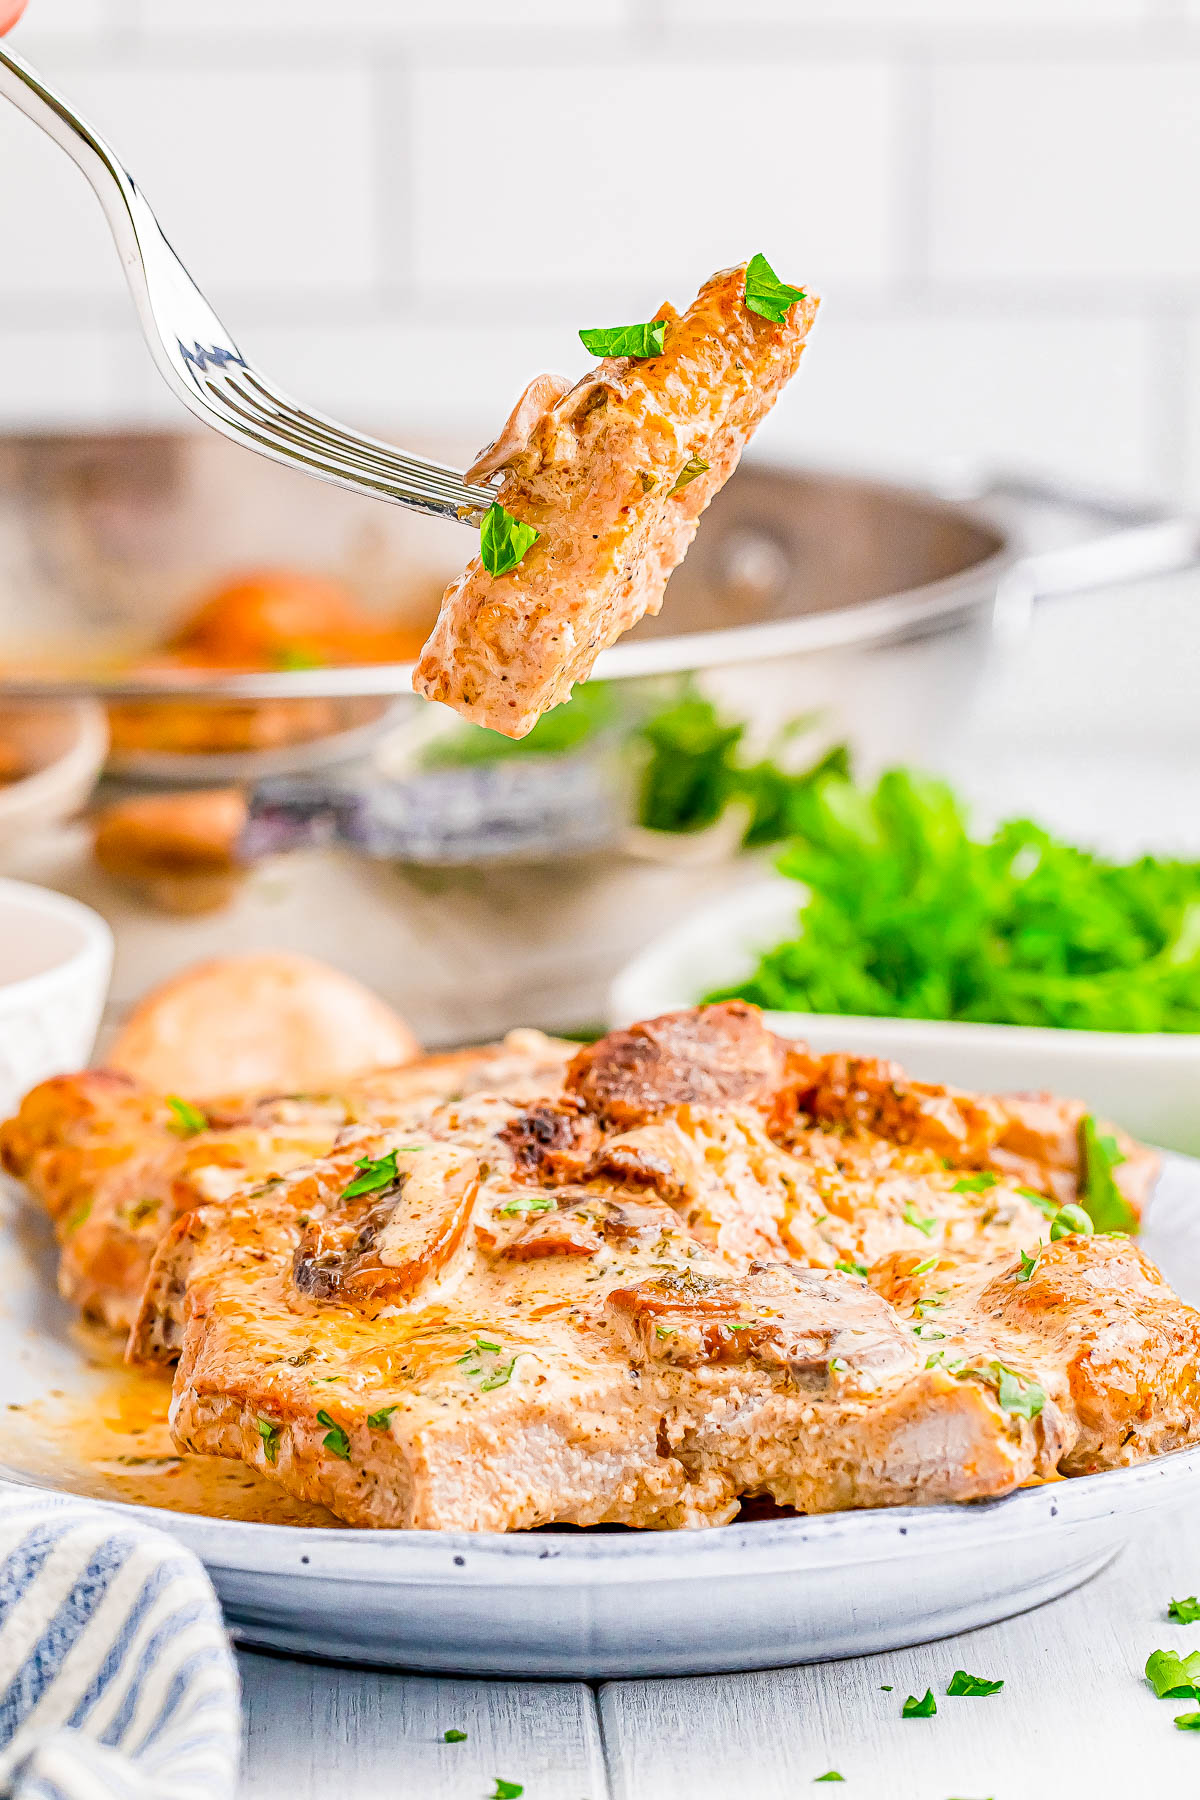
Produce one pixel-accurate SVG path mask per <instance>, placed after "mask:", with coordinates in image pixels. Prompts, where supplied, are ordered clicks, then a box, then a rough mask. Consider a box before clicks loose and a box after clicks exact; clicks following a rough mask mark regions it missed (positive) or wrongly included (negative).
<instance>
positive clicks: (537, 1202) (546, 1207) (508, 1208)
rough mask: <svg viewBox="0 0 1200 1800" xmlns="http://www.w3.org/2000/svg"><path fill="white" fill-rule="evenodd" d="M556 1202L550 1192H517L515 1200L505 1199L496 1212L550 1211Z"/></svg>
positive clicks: (512, 1213)
mask: <svg viewBox="0 0 1200 1800" xmlns="http://www.w3.org/2000/svg"><path fill="white" fill-rule="evenodd" d="M557 1204H558V1202H557V1201H556V1200H555V1199H554V1196H553V1195H552V1194H518V1195H517V1197H516V1199H515V1200H506V1201H505V1202H504V1205H503V1206H499V1207H497V1208H496V1210H497V1212H501V1213H508V1214H510V1215H515V1214H517V1213H544V1212H552V1211H553V1210H554V1208H555V1206H556V1205H557Z"/></svg>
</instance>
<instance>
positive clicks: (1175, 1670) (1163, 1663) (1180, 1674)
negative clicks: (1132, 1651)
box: [1146, 1650, 1200, 1700]
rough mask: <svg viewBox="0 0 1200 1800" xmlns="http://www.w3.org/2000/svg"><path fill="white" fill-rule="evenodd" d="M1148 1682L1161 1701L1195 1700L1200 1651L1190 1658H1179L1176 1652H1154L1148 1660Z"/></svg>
mask: <svg viewBox="0 0 1200 1800" xmlns="http://www.w3.org/2000/svg"><path fill="white" fill-rule="evenodd" d="M1146 1680H1147V1681H1148V1682H1149V1683H1150V1686H1151V1687H1152V1688H1153V1689H1154V1692H1155V1693H1156V1694H1157V1695H1158V1697H1159V1699H1160V1700H1195V1699H1196V1698H1197V1697H1198V1696H1197V1692H1196V1688H1197V1683H1198V1682H1200V1650H1193V1651H1192V1652H1191V1654H1190V1655H1189V1656H1179V1655H1178V1654H1177V1653H1176V1652H1175V1651H1174V1650H1152V1651H1151V1652H1150V1654H1149V1656H1148V1657H1147V1658H1146Z"/></svg>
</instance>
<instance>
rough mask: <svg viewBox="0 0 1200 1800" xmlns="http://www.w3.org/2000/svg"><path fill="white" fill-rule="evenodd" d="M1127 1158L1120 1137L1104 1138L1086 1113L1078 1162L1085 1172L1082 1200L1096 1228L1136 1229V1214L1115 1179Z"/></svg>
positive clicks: (1081, 1120)
mask: <svg viewBox="0 0 1200 1800" xmlns="http://www.w3.org/2000/svg"><path fill="white" fill-rule="evenodd" d="M1124 1161H1125V1158H1124V1156H1123V1155H1122V1154H1121V1151H1120V1150H1119V1148H1118V1147H1117V1140H1116V1139H1115V1138H1112V1137H1102V1136H1101V1135H1100V1133H1099V1131H1098V1130H1097V1129H1096V1121H1095V1119H1093V1117H1092V1115H1091V1114H1090V1113H1087V1114H1086V1115H1085V1116H1084V1117H1083V1118H1082V1119H1080V1121H1079V1165H1080V1169H1081V1171H1082V1175H1083V1181H1082V1185H1081V1189H1080V1196H1079V1197H1080V1200H1081V1201H1082V1203H1083V1206H1084V1208H1085V1210H1086V1211H1087V1214H1088V1217H1089V1218H1090V1219H1091V1221H1092V1224H1093V1225H1094V1226H1095V1228H1096V1230H1097V1231H1100V1232H1108V1231H1136V1230H1137V1214H1136V1213H1135V1212H1134V1210H1133V1208H1132V1206H1130V1204H1129V1202H1128V1200H1127V1199H1126V1198H1125V1196H1124V1194H1123V1193H1122V1192H1121V1190H1120V1188H1119V1187H1118V1186H1117V1184H1116V1182H1115V1181H1114V1180H1113V1170H1114V1169H1115V1168H1116V1167H1117V1164H1118V1163H1123V1162H1124Z"/></svg>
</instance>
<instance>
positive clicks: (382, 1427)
mask: <svg viewBox="0 0 1200 1800" xmlns="http://www.w3.org/2000/svg"><path fill="white" fill-rule="evenodd" d="M398 1406H399V1402H397V1403H396V1405H395V1406H381V1407H380V1409H379V1411H378V1412H373V1413H368V1414H367V1424H368V1425H369V1426H370V1427H371V1430H372V1431H386V1430H387V1428H388V1425H389V1423H390V1421H391V1417H392V1414H393V1413H394V1412H395V1411H396V1410H397V1408H398Z"/></svg>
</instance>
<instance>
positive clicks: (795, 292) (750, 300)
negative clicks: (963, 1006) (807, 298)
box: [745, 251, 805, 325]
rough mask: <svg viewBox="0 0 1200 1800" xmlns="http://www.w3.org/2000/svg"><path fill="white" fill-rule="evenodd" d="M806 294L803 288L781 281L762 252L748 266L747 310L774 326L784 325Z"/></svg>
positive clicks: (752, 258)
mask: <svg viewBox="0 0 1200 1800" xmlns="http://www.w3.org/2000/svg"><path fill="white" fill-rule="evenodd" d="M804 293H805V290H804V289H803V288H798V287H789V286H788V284H787V282H786V281H780V279H779V277H778V275H777V274H776V273H775V271H774V269H773V268H772V267H771V265H770V263H769V262H768V261H767V259H766V257H765V256H764V255H763V254H762V252H761V251H759V252H758V253H757V254H756V255H754V256H752V257H751V258H750V261H749V262H748V263H747V264H746V290H745V298H746V306H747V309H748V310H749V311H750V312H753V313H758V314H759V316H760V317H761V318H764V319H770V321H771V323H772V324H773V325H782V324H783V321H784V319H785V318H786V317H787V314H788V310H789V308H791V307H793V306H795V304H796V302H797V300H803V299H804Z"/></svg>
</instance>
